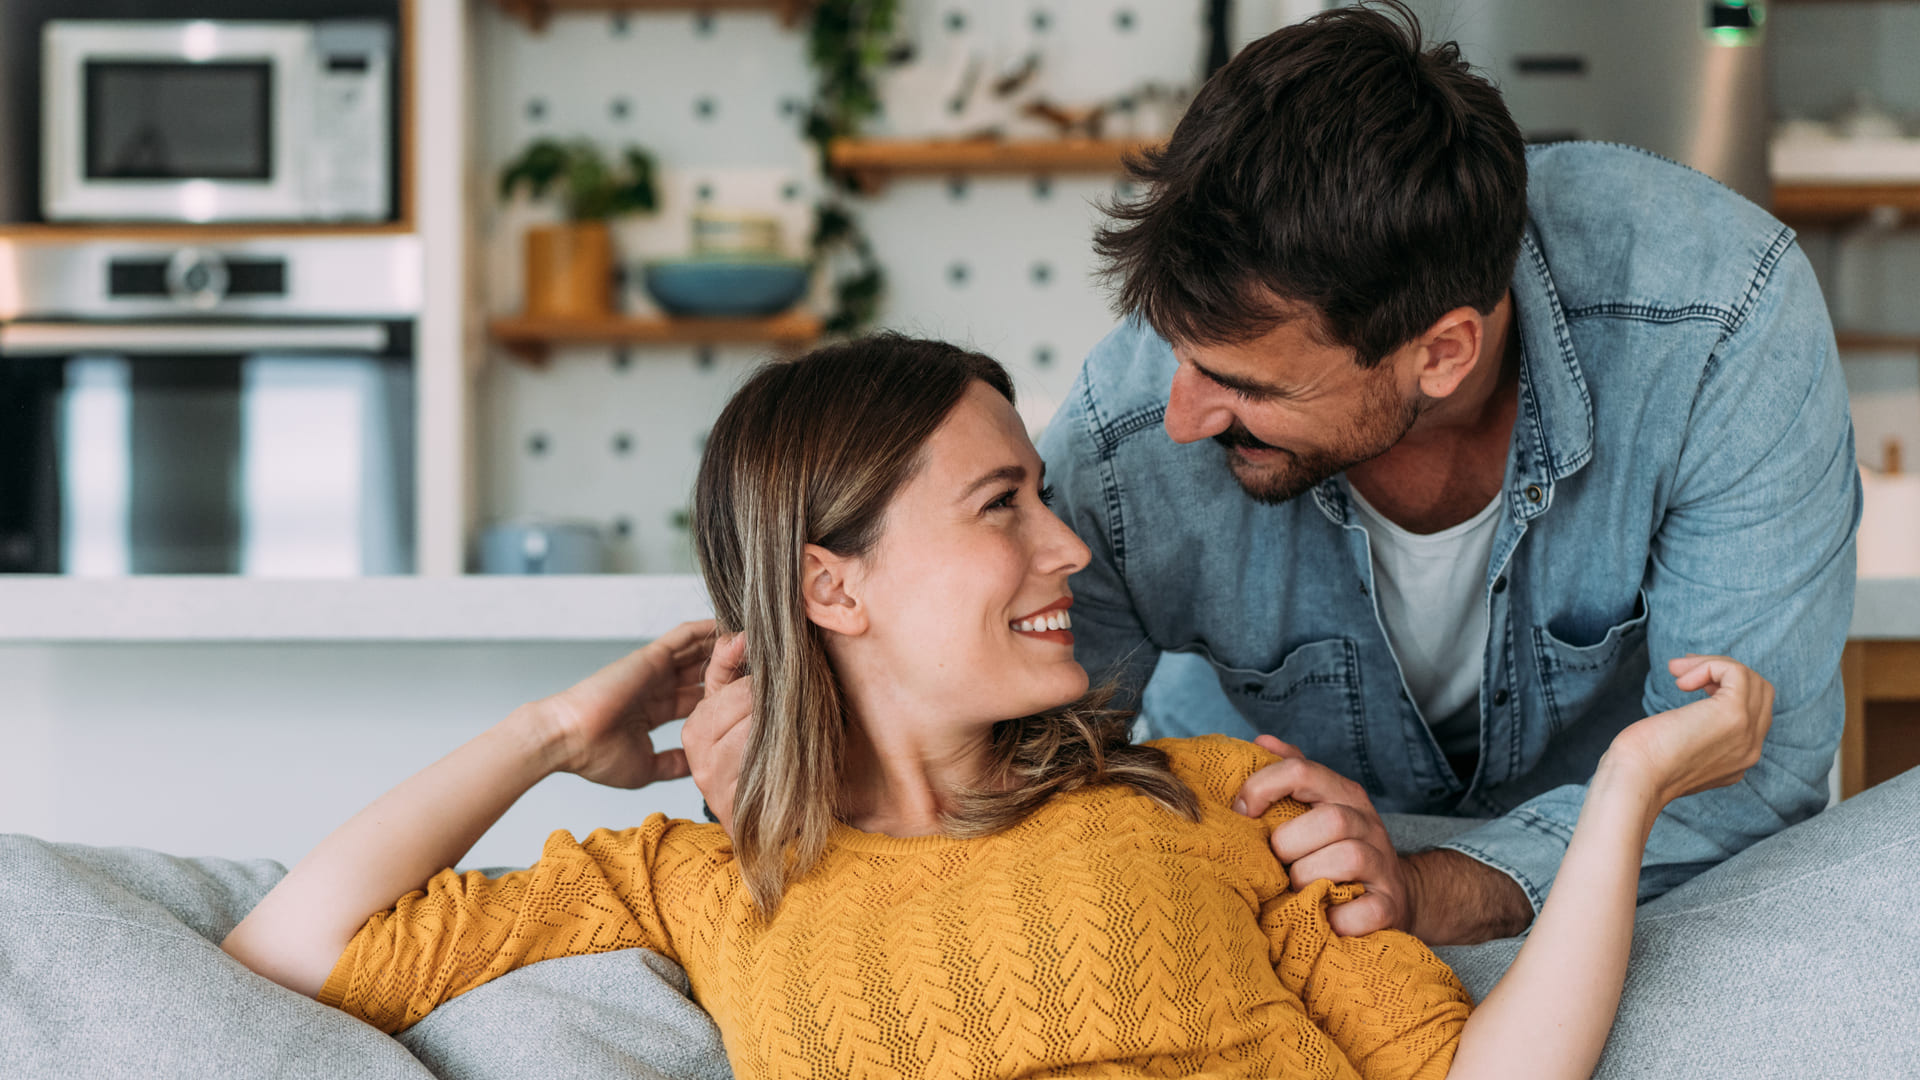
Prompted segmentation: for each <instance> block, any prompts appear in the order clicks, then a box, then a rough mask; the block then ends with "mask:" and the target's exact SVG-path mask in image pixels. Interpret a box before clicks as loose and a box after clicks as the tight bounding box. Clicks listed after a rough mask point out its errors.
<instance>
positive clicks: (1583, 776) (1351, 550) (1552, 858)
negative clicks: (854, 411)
mask: <svg viewBox="0 0 1920 1080" xmlns="http://www.w3.org/2000/svg"><path fill="white" fill-rule="evenodd" d="M1527 163H1528V171H1529V183H1528V200H1527V210H1528V219H1529V220H1528V222H1527V226H1526V231H1525V236H1524V239H1523V240H1522V244H1521V250H1520V258H1519V262H1518V265H1517V266H1516V267H1515V269H1514V276H1513V289H1512V294H1513V301H1514V308H1515V313H1516V315H1515V318H1516V325H1517V328H1518V333H1519V337H1520V356H1521V362H1520V374H1519V379H1520V384H1519V405H1518V411H1517V414H1516V419H1515V421H1514V429H1513V438H1512V444H1511V448H1510V450H1509V453H1508V457H1507V466H1506V479H1505V485H1504V487H1503V488H1502V490H1501V495H1500V499H1501V504H1502V505H1501V509H1500V511H1499V526H1498V533H1497V535H1496V538H1495V540H1494V545H1493V553H1492V556H1491V559H1490V561H1489V563H1488V566H1487V568H1486V577H1485V582H1484V587H1483V588H1482V589H1481V590H1480V596H1481V597H1482V598H1483V600H1484V602H1485V603H1486V605H1487V613H1488V623H1489V632H1488V637H1487V641H1486V648H1485V652H1484V654H1483V660H1482V665H1481V672H1480V699H1479V702H1480V754H1479V761H1478V765H1477V767H1476V768H1475V770H1474V773H1473V775H1471V776H1456V775H1455V774H1454V772H1453V769H1452V768H1451V767H1450V766H1449V764H1448V762H1447V759H1446V757H1445V756H1444V755H1443V754H1442V752H1441V749H1440V746H1439V745H1438V744H1437V743H1436V741H1435V739H1434V737H1433V735H1432V733H1431V732H1430V731H1429V730H1428V727H1427V724H1426V721H1425V719H1423V718H1422V717H1421V715H1420V713H1419V710H1418V709H1417V707H1416V706H1415V705H1414V703H1413V701H1412V699H1411V698H1410V697H1409V695H1408V693H1407V689H1406V685H1405V682H1404V680H1403V678H1402V676H1401V673H1400V669H1399V666H1398V664H1397V662H1396V660H1395V658H1394V655H1393V652H1392V650H1391V648H1390V647H1389V645H1388V643H1387V636H1386V632H1385V630H1384V629H1383V627H1382V624H1381V621H1380V613H1379V609H1378V607H1377V605H1376V603H1375V598H1374V588H1373V570H1372V559H1371V555H1370V552H1369V548H1368V537H1367V534H1366V533H1365V531H1364V530H1363V529H1362V528H1361V526H1360V524H1359V521H1358V520H1357V519H1356V517H1355V514H1354V508H1353V504H1352V499H1351V495H1350V493H1349V492H1350V489H1349V488H1348V487H1347V482H1346V478H1345V477H1344V476H1335V477H1333V478H1331V479H1328V480H1327V481H1325V482H1323V483H1321V484H1320V485H1319V486H1317V487H1316V488H1314V489H1313V490H1311V491H1310V492H1308V493H1307V494H1304V495H1302V496H1300V497H1299V498H1296V499H1294V500H1292V501H1291V502H1288V503H1284V504H1282V505H1278V506H1266V505H1262V504H1260V503H1258V502H1255V501H1254V500H1253V499H1251V498H1249V497H1248V496H1247V495H1245V494H1244V493H1243V492H1242V491H1241V489H1240V487H1239V485H1238V484H1237V483H1236V482H1235V481H1234V479H1233V477H1232V476H1231V475H1230V474H1229V473H1228V471H1227V466H1226V462H1225V458H1224V451H1223V450H1222V448H1221V447H1220V446H1218V445H1217V444H1215V443H1214V442H1212V441H1211V440H1203V441H1201V442H1199V443H1194V444H1189V445H1184V446H1182V445H1178V444H1176V443H1174V442H1173V441H1172V440H1171V439H1170V438H1169V437H1168V436H1167V433H1166V431H1165V429H1164V428H1163V427H1162V419H1163V417H1164V415H1165V412H1166V404H1167V394H1168V388H1169V386H1170V385H1171V382H1172V378H1173V372H1174V369H1175V367H1176V363H1175V361H1174V358H1173V354H1172V350H1171V349H1170V348H1169V346H1168V345H1167V343H1166V342H1165V341H1164V340H1162V339H1161V338H1160V337H1158V336H1157V335H1156V334H1154V333H1153V332H1152V331H1151V330H1150V329H1148V328H1146V327H1145V326H1143V325H1141V324H1140V323H1139V322H1138V321H1137V320H1133V321H1129V322H1127V323H1125V324H1123V325H1121V326H1120V327H1119V328H1117V329H1116V330H1114V331H1113V332H1112V333H1111V334H1110V335H1109V336H1108V337H1107V338H1106V339H1105V340H1104V341H1102V342H1101V343H1100V344H1099V345H1098V346H1096V347H1095V348H1094V350H1093V352H1092V353H1091V354H1090V355H1089V356H1088V357H1087V361H1086V364H1085V366H1084V367H1083V368H1082V370H1081V372H1080V375H1079V378H1078V379H1077V381H1076V382H1075V383H1074V387H1073V389H1072V391H1070V393H1069V397H1068V400H1067V403H1066V404H1065V405H1064V406H1063V407H1062V408H1061V410H1060V412H1059V413H1058V414H1057V415H1056V416H1055V417H1054V419H1053V420H1052V422H1051V423H1050V424H1049V425H1048V428H1047V430H1046V432H1045V434H1044V435H1043V437H1042V439H1041V447H1040V449H1041V454H1042V456H1043V457H1044V459H1045V460H1046V463H1047V476H1048V479H1049V481H1050V482H1051V483H1052V484H1053V486H1054V489H1055V493H1056V494H1055V502H1054V509H1055V510H1056V511H1057V512H1058V513H1060V515H1061V516H1062V517H1063V518H1064V519H1065V520H1066V521H1067V522H1068V523H1069V524H1070V525H1071V526H1072V527H1073V528H1074V530H1075V531H1076V532H1077V533H1078V534H1079V535H1080V537H1081V538H1082V539H1083V540H1085V541H1086V542H1087V544H1088V546H1089V547H1091V548H1092V550H1093V558H1092V562H1091V564H1090V565H1089V566H1088V567H1087V568H1086V569H1085V570H1084V571H1082V572H1080V573H1079V574H1077V575H1075V576H1074V577H1073V579H1072V582H1071V585H1072V588H1073V593H1074V609H1073V630H1074V635H1075V638H1076V643H1075V646H1074V648H1075V653H1076V655H1077V657H1078V658H1079V659H1080V660H1081V662H1082V663H1083V664H1084V665H1085V666H1086V667H1087V669H1088V671H1089V672H1090V673H1092V674H1093V676H1094V678H1095V679H1096V680H1097V679H1100V678H1101V677H1102V676H1103V675H1106V674H1109V673H1111V674H1113V675H1114V676H1116V677H1117V680H1118V682H1119V684H1120V686H1121V689H1122V694H1123V700H1125V701H1128V702H1130V703H1131V702H1134V701H1138V700H1139V698H1138V697H1137V696H1135V695H1138V694H1139V693H1140V691H1141V688H1142V687H1143V685H1144V684H1146V683H1147V680H1148V677H1149V675H1151V674H1152V673H1153V671H1154V669H1155V667H1156V665H1157V664H1158V663H1159V661H1160V659H1161V657H1162V656H1163V655H1166V656H1167V659H1168V662H1167V663H1166V664H1165V665H1162V670H1161V673H1160V676H1159V677H1157V678H1155V679H1154V680H1153V684H1152V686H1151V687H1148V688H1147V690H1146V694H1145V702H1144V705H1145V708H1144V713H1145V718H1144V721H1143V723H1144V725H1145V727H1146V730H1147V733H1148V734H1150V735H1152V736H1156V737H1157V736H1162V735H1178V734H1193V733H1197V732H1200V731H1206V730H1213V731H1223V732H1226V733H1229V734H1237V735H1240V736H1242V737H1247V738H1250V737H1252V735H1253V734H1256V733H1259V732H1268V733H1271V734H1274V735H1277V736H1279V737H1280V738H1282V739H1284V740H1286V741H1287V742H1290V743H1293V744H1294V745H1296V746H1298V747H1300V748H1301V750H1302V751H1303V752H1304V753H1305V754H1306V756H1307V757H1308V758H1309V759H1310V760H1313V761H1317V762H1320V763H1322V764H1324V765H1327V766H1329V767H1331V768H1333V769H1334V770H1336V771H1337V772H1339V773H1341V774H1342V775H1344V776H1347V777H1349V778H1350V779H1352V780H1355V781H1357V782H1358V783H1360V784H1361V785H1363V786H1364V787H1365V788H1366V790H1367V792H1368V794H1369V796H1370V797H1371V798H1372V799H1373V802H1374V805H1375V806H1376V808H1378V809H1379V810H1381V811H1388V812H1405V813H1424V814H1449V815H1456V816H1469V817H1490V818H1492V819H1493V820H1491V821H1489V822H1488V823H1486V824H1485V825H1482V826H1480V827H1477V828H1475V829H1473V830H1471V831H1469V832H1466V833H1464V834H1462V835H1461V836H1459V837H1458V838H1456V839H1455V840H1453V841H1451V842H1449V843H1447V844H1446V845H1445V846H1446V847H1449V848H1453V849H1455V850H1458V851H1460V852H1463V853H1465V854H1467V855H1469V856H1471V857H1473V858H1475V859H1478V860H1480V861H1481V862H1483V863H1486V864H1487V865H1489V866H1492V867H1494V868H1496V869H1498V870H1500V871H1503V872H1504V873H1506V874H1507V875H1509V876H1510V877H1512V878H1513V880H1514V881H1516V882H1518V883H1519V885H1520V886H1521V887H1522V888H1523V889H1524V890H1525V891H1526V894H1527V896H1528V898H1529V899H1530V900H1531V901H1532V903H1533V907H1534V910H1535V911H1536V912H1538V911H1539V909H1540V906H1541V904H1542V903H1543V902H1544V901H1545V899H1546V895H1547V892H1548V890H1549V888H1550V887H1551V885H1552V883H1553V879H1554V875H1555V873H1556V871H1557V870H1558V868H1559V864H1560V860H1561V857H1562V856H1563V855H1565V853H1566V848H1567V843H1568V841H1569V840H1570V839H1571V837H1572V835H1573V828H1574V823H1575V822H1576V821H1577V820H1578V818H1579V814H1580V806H1581V801H1582V799H1583V798H1584V797H1585V793H1586V789H1585V786H1584V785H1585V784H1586V783H1587V781H1588V780H1590V779H1591V777H1592V775H1593V771H1594V768H1595V766H1596V765H1597V764H1598V762H1599V759H1600V756H1601V754H1602V753H1603V752H1605V750H1606V749H1607V746H1608V744H1609V743H1610V742H1611V741H1612V739H1613V737H1614V736H1615V735H1616V734H1617V733H1618V732H1619V731H1620V730H1621V729H1623V728H1625V727H1626V726H1627V725H1629V724H1631V723H1633V722H1634V721H1636V720H1638V719H1640V718H1641V717H1643V716H1647V715H1649V714H1651V713H1655V712H1659V711H1663V710H1667V709H1671V708H1674V707H1676V706H1679V705H1681V704H1684V703H1685V702H1687V701H1689V700H1694V699H1697V698H1698V697H1699V696H1701V695H1699V694H1683V693H1680V692H1679V691H1678V690H1676V689H1675V687H1674V682H1673V678H1672V677H1671V676H1670V675H1669V674H1668V673H1667V670H1666V662H1667V661H1668V660H1669V659H1670V658H1673V657H1678V656H1680V655H1682V654H1685V653H1721V654H1725V655H1730V656H1732V657H1734V658H1735V659H1737V660H1739V661H1740V662H1742V663H1744V664H1747V665H1748V666H1750V667H1752V668H1753V669H1754V670H1756V671H1758V672H1759V673H1760V674H1761V675H1763V676H1765V677H1766V678H1767V679H1769V680H1771V681H1772V683H1773V684H1774V686H1775V688H1776V691H1777V697H1776V699H1775V704H1774V720H1773V727H1772V729H1771V731H1770V733H1769V734H1768V736H1767V739H1766V744H1765V747H1764V750H1763V753H1762V757H1761V760H1760V762H1759V764H1757V765H1756V766H1754V767H1753V768H1752V769H1749V770H1748V771H1747V773H1746V775H1745V777H1744V778H1743V779H1742V780H1741V781H1740V782H1739V783H1737V784H1734V785H1732V786H1731V787H1726V788H1719V789H1714V790H1711V791H1707V792H1702V793H1699V794H1696V795H1691V796H1687V797H1684V798H1681V799H1677V800H1675V801H1674V802H1673V803H1671V804H1669V805H1668V807H1667V808H1666V810H1665V812H1663V813H1662V814H1661V815H1660V817H1659V819H1658V820H1657V822H1656V823H1655V825H1654V828H1653V832H1652V835H1651V837H1650V838H1649V840H1648V843H1647V849H1646V854H1645V857H1644V859H1643V862H1642V868H1641V876H1640V898H1641V899H1642V900H1643V901H1644V900H1646V899H1650V898H1651V897H1654V896H1657V895H1659V894H1660V893H1662V892H1665V891H1666V890H1668V889H1670V888H1672V887H1674V886H1675V885H1678V884H1679V883H1681V882H1683V881H1685V880H1687V879H1688V878H1689V877H1692V876H1693V875H1695V874H1697V873H1699V872H1700V871H1702V870H1705V869H1707V868H1708V867H1711V866H1713V865H1715V864H1717V863H1719V862H1721V861H1722V860H1724V859H1726V858H1728V857H1729V856H1731V855H1733V854H1735V853H1737V852H1739V851H1740V850H1741V849H1743V848H1745V847H1747V846H1748V845H1750V844H1753V843H1754V842H1756V841H1758V840H1761V839H1763V838H1765V837H1767V836H1769V835H1771V834H1773V833H1775V832H1777V831H1779V830H1780V829H1783V828H1785V827H1786V826H1788V825H1791V824H1793V823H1795V822H1797V821H1800V820H1802V819H1804V818H1807V817H1809V816H1811V815H1812V814H1814V813H1815V812H1817V811H1819V810H1820V809H1821V808H1822V807H1823V806H1824V805H1825V804H1826V801H1827V776H1828V772H1829V770H1830V768H1831V766H1832V763H1833V758H1834V751H1835V748H1836V747H1837V745H1838V743H1839V739H1840V729H1841V722H1842V718H1843V715H1844V711H1845V706H1844V702H1843V698H1842V693H1841V686H1840V654H1841V649H1842V647H1843V646H1844V644H1845V639H1846V634H1847V626H1848V623H1849V621H1850V619H1851V617H1852V610H1853V582H1854V542H1853V539H1854V531H1855V528H1856V526H1857V524H1858V522H1859V516H1860V505H1861V498H1860V481H1859V474H1858V471H1857V468H1856V466H1855V460H1854V446H1853V427H1852V423H1851V420H1850V418H1849V415H1848V410H1847V393H1846V387H1845V385H1844V383H1843V382H1842V379H1841V370H1840V363H1839V353H1838V350H1837V348H1836V346H1835V342H1834V334H1833V327H1832V325H1831V323H1830V321H1829V318H1828V314H1827V309H1826V305H1825V302H1824V300H1823V299H1822V296H1821V293H1820V287H1819V284H1818V283H1817V282H1816V281H1815V279H1814V275H1813V270H1812V268H1811V266H1810V265H1809V264H1808V261H1807V259H1806V256H1805V255H1804V254H1803V253H1802V251H1801V250H1800V248H1799V246H1798V245H1797V244H1796V243H1795V242H1794V233H1793V231H1792V230H1791V229H1788V228H1786V227H1785V226H1783V225H1781V224H1780V222H1778V221H1776V220H1775V219H1774V218H1772V217H1771V216H1769V215H1768V214H1767V213H1766V212H1765V211H1763V210H1761V209H1760V208H1759V207H1756V206H1754V205H1753V204H1752V203H1750V202H1748V201H1746V200H1745V199H1743V198H1741V197H1740V196H1739V195H1737V194H1735V193H1733V192H1732V191H1730V190H1728V189H1727V188H1725V187H1723V186H1721V185H1720V184H1718V183H1717V182H1715V181H1714V180H1712V179H1710V178H1708V177H1706V176H1704V175H1702V174H1700V173H1697V172H1694V171H1692V170H1690V169H1687V168H1685V167H1683V166H1680V165H1678V164H1675V163H1673V162H1670V161H1667V160H1666V159H1664V158H1660V157H1657V156H1655V155H1653V154H1649V153H1646V152H1644V151H1640V150H1637V149H1634V148H1630V147H1624V146H1618V145H1612V144H1601V143H1560V144H1554V145H1550V146H1537V147H1532V148H1529V150H1528V152H1527ZM1229 706H1230V707H1229Z"/></svg>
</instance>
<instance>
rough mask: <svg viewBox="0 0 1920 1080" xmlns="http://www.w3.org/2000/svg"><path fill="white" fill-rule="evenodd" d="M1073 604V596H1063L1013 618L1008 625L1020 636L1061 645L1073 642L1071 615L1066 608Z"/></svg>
mask: <svg viewBox="0 0 1920 1080" xmlns="http://www.w3.org/2000/svg"><path fill="white" fill-rule="evenodd" d="M1072 606H1073V597H1071V596H1063V597H1061V598H1060V599H1058V600H1055V601H1054V602H1053V603H1051V604H1048V605H1047V606H1046V607H1043V608H1041V609H1040V610H1039V611H1036V612H1034V613H1033V614H1031V615H1026V616H1023V617H1021V618H1018V619H1015V620H1013V621H1012V622H1011V623H1009V624H1008V625H1010V626H1012V627H1013V629H1014V631H1015V632H1016V633H1018V634H1019V635H1020V636H1021V637H1028V638H1034V639H1036V640H1039V641H1053V642H1058V643H1060V644H1062V645H1067V646H1071V645H1072V644H1073V633H1072V631H1073V616H1072V614H1070V613H1069V612H1068V611H1067V609H1068V608H1070V607H1072Z"/></svg>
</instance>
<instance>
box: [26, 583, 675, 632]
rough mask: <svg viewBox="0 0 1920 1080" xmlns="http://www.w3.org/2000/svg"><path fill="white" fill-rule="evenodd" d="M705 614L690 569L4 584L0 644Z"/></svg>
mask: <svg viewBox="0 0 1920 1080" xmlns="http://www.w3.org/2000/svg"><path fill="white" fill-rule="evenodd" d="M707 614H708V607H707V597H706V589H705V587H704V586H702V585H701V583H700V579H699V578H698V577H697V576H695V575H692V574H592V575H572V576H563V575H553V576H546V577H509V576H488V575H472V576H467V577H367V578H347V579H336V580H276V579H258V578H256V579H246V578H233V577H199V576H151V577H125V578H60V577H55V576H50V575H49V576H37V575H36V576H28V577H20V578H15V579H12V580H4V581H0V643H35V644H64V643H113V642H137V643H148V642H151V643H166V642H355V641H367V642H379V641H398V642H418V643H458V642H510V641H552V642H597V641H640V640H646V639H649V638H653V637H657V636H659V635H660V634H662V633H664V632H666V631H667V630H669V629H671V628H672V627H673V626H674V625H676V624H678V623H681V622H684V621H686V620H688V619H700V618H705V617H706V616H707Z"/></svg>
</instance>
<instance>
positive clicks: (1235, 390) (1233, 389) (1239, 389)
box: [1227, 386, 1260, 401]
mask: <svg viewBox="0 0 1920 1080" xmlns="http://www.w3.org/2000/svg"><path fill="white" fill-rule="evenodd" d="M1227 392H1228V393H1230V394H1232V395H1233V396H1234V397H1235V398H1237V399H1239V400H1241V401H1259V400H1260V395H1259V394H1256V393H1254V392H1253V391H1251V390H1248V389H1247V388H1245V387H1243V386H1229V387H1227Z"/></svg>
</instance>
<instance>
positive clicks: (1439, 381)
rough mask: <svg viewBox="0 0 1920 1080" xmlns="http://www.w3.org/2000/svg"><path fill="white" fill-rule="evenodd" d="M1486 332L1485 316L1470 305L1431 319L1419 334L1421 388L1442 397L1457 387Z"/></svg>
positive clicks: (1477, 352)
mask: <svg viewBox="0 0 1920 1080" xmlns="http://www.w3.org/2000/svg"><path fill="white" fill-rule="evenodd" d="M1486 334H1487V317H1486V316H1485V315H1482V314H1480V313H1479V312H1478V311H1475V310H1473V308H1472V307H1457V308H1454V309H1453V310H1452V311H1449V312H1447V313H1446V314H1445V315H1442V316H1440V317H1439V318H1438V319H1436V320H1434V323H1433V325H1432V326H1430V327H1428V328H1427V332H1426V333H1424V334H1422V335H1420V345H1421V349H1420V370H1419V372H1418V375H1419V379H1420V392H1421V393H1423V394H1425V395H1426V396H1427V397H1430V398H1443V397H1446V396H1447V395H1449V394H1451V393H1453V392H1454V391H1455V390H1457V389H1459V387H1460V383H1461V382H1462V381H1463V380H1464V379H1466V377H1467V376H1468V375H1469V374H1470V373H1472V371H1473V369H1474V364H1475V362H1476V361H1477V360H1479V358H1480V347H1481V344H1482V342H1484V341H1485V340H1486ZM1495 362H1496V363H1497V362H1498V361H1497V360H1496V361H1495Z"/></svg>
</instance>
